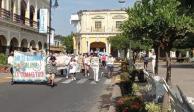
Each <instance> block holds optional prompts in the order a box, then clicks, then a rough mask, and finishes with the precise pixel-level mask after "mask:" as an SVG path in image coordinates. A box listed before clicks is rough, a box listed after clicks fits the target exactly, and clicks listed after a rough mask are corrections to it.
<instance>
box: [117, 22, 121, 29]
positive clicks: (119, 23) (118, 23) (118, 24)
mask: <svg viewBox="0 0 194 112" xmlns="http://www.w3.org/2000/svg"><path fill="white" fill-rule="evenodd" d="M121 25H122V21H116V28H118V29H119V28H120V26H121Z"/></svg>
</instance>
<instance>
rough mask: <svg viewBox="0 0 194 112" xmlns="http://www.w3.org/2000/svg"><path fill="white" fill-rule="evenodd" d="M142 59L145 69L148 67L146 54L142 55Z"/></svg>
mask: <svg viewBox="0 0 194 112" xmlns="http://www.w3.org/2000/svg"><path fill="white" fill-rule="evenodd" d="M143 60H144V69H145V70H147V67H148V55H147V54H145V55H144V57H143Z"/></svg>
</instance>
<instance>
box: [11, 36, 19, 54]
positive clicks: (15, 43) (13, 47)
mask: <svg viewBox="0 0 194 112" xmlns="http://www.w3.org/2000/svg"><path fill="white" fill-rule="evenodd" d="M18 46H19V43H18V40H17V39H16V38H15V37H14V38H12V39H11V41H10V49H9V52H11V51H14V50H17V49H18Z"/></svg>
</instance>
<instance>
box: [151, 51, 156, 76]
mask: <svg viewBox="0 0 194 112" xmlns="http://www.w3.org/2000/svg"><path fill="white" fill-rule="evenodd" d="M151 59H152V72H153V73H154V74H155V66H156V54H155V52H153V54H152V56H151Z"/></svg>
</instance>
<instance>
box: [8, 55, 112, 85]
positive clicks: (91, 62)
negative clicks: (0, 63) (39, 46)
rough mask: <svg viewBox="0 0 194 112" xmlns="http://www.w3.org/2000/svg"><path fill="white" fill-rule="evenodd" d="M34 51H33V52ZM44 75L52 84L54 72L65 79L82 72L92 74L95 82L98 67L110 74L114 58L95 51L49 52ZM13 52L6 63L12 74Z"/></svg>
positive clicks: (97, 79)
mask: <svg viewBox="0 0 194 112" xmlns="http://www.w3.org/2000/svg"><path fill="white" fill-rule="evenodd" d="M33 53H34V52H33ZM42 54H43V55H45V57H46V66H45V68H46V74H47V75H46V77H47V79H48V84H49V85H51V86H53V85H54V79H55V76H56V74H61V75H63V76H64V77H65V78H67V79H71V80H76V74H77V73H82V74H83V75H84V76H85V77H89V76H91V74H92V75H93V79H94V81H95V82H98V81H99V74H100V72H99V71H100V68H102V71H103V72H104V70H105V71H107V75H108V77H111V76H112V71H113V64H114V61H115V59H114V58H113V57H112V56H111V55H109V56H108V55H106V54H102V55H99V54H97V53H92V54H90V55H89V54H88V53H85V54H79V55H74V54H64V53H58V54H56V53H55V54H53V53H51V54H49V55H46V54H45V53H42ZM13 55H14V53H13V52H11V53H10V55H9V57H8V64H10V72H11V74H13V68H12V66H13V58H14V56H13ZM101 74H102V72H101Z"/></svg>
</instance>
